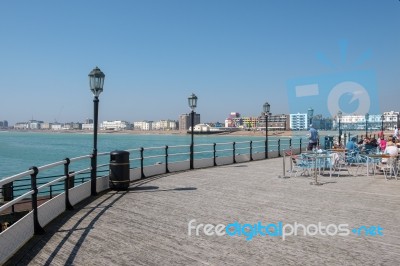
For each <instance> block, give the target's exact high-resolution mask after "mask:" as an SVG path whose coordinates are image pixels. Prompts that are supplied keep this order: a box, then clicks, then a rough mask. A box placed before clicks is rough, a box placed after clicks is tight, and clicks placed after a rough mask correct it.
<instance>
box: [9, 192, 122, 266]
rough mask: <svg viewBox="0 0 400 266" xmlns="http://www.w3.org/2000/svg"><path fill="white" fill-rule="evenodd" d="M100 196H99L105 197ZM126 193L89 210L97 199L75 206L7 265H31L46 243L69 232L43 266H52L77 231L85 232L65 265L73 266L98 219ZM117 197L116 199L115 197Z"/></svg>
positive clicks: (93, 198) (118, 193) (89, 199)
mask: <svg viewBox="0 0 400 266" xmlns="http://www.w3.org/2000/svg"><path fill="white" fill-rule="evenodd" d="M103 194H104V193H102V194H99V196H101V195H103ZM124 194H126V192H124V193H121V192H115V193H111V194H110V195H108V196H107V197H106V198H105V199H103V200H102V201H101V202H99V203H97V204H96V205H95V206H93V207H90V208H87V207H86V206H87V205H90V204H91V203H92V202H94V201H96V200H97V199H98V198H99V196H97V197H90V198H87V199H86V200H83V201H82V202H80V203H78V204H77V205H75V206H74V209H73V210H71V211H67V212H64V213H63V214H61V216H59V217H58V218H56V219H54V220H53V221H52V222H51V223H50V224H48V225H47V226H46V227H45V230H46V234H44V235H35V236H34V237H33V238H32V239H30V240H29V241H28V243H26V244H25V245H24V246H23V247H22V248H21V249H20V250H19V251H18V252H17V253H16V254H15V255H14V256H13V257H12V258H11V259H10V260H8V261H7V262H6V264H5V265H27V264H29V263H30V261H31V260H32V259H34V258H35V257H36V256H37V255H38V254H39V253H40V252H41V251H42V249H43V248H44V246H45V245H46V243H47V242H48V241H50V239H51V238H52V237H54V235H55V234H57V233H60V232H67V234H66V235H65V236H64V237H63V239H62V240H61V241H60V243H59V244H58V245H57V246H56V247H55V248H54V250H53V252H52V253H51V254H50V255H49V256H48V258H47V260H46V261H45V262H44V263H43V265H52V262H53V260H54V258H55V257H56V256H57V254H58V253H59V252H60V251H61V249H62V247H63V246H64V245H65V244H66V243H67V242H68V239H69V238H70V237H71V235H72V234H73V233H74V232H75V231H83V233H82V234H81V236H80V237H79V239H78V241H77V242H76V244H75V245H74V248H73V249H72V251H71V253H70V255H69V257H68V259H67V260H66V261H65V265H73V261H74V259H75V257H76V255H77V253H78V251H79V249H80V247H81V245H82V243H83V242H84V240H85V239H86V237H87V235H88V234H89V232H90V230H91V229H92V228H93V226H94V224H95V223H96V222H97V221H98V219H99V218H100V217H101V216H102V215H103V214H104V212H106V211H107V210H108V209H109V208H111V207H112V206H113V205H114V204H115V203H116V202H117V201H118V200H120V199H121V198H122V197H123V196H124ZM115 196H117V197H116V198H115V199H112V198H113V197H115ZM110 199H112V201H110V202H109V203H107V204H106V205H104V204H105V203H106V202H107V201H109V200H110ZM85 208H86V209H89V210H88V211H87V212H86V213H85V214H84V215H83V216H82V217H81V218H80V219H79V220H78V221H76V223H75V224H74V225H73V226H72V228H71V229H69V230H60V228H62V226H64V225H65V224H66V223H67V222H68V221H70V220H71V218H72V217H73V216H75V215H76V214H77V213H78V212H79V211H81V210H82V209H85ZM99 208H103V209H102V210H101V211H100V212H99V213H98V214H97V215H96V216H95V217H94V218H93V219H92V220H91V221H90V223H89V225H88V226H85V227H83V228H82V227H79V226H80V225H81V224H82V223H83V221H84V220H85V219H87V218H88V217H89V216H90V214H91V213H92V212H94V211H95V210H97V209H99Z"/></svg>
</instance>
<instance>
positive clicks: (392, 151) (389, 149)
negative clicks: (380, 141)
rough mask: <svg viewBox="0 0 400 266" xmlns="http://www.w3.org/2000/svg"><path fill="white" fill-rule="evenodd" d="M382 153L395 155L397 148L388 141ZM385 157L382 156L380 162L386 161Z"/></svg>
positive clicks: (397, 151) (397, 152)
mask: <svg viewBox="0 0 400 266" xmlns="http://www.w3.org/2000/svg"><path fill="white" fill-rule="evenodd" d="M383 153H384V154H389V155H390V156H397V155H398V154H399V149H398V148H397V147H396V145H394V143H393V142H391V141H389V142H388V143H387V144H386V149H385V151H384V152H383ZM387 160H388V159H387V158H382V163H387Z"/></svg>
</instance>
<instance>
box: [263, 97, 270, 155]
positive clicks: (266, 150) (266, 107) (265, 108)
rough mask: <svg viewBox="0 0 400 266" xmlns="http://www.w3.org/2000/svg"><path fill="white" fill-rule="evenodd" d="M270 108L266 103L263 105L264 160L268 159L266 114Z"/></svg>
mask: <svg viewBox="0 0 400 266" xmlns="http://www.w3.org/2000/svg"><path fill="white" fill-rule="evenodd" d="M270 108H271V106H270V105H269V103H268V102H265V103H264V104H263V111H264V116H265V159H267V158H268V114H269V110H270Z"/></svg>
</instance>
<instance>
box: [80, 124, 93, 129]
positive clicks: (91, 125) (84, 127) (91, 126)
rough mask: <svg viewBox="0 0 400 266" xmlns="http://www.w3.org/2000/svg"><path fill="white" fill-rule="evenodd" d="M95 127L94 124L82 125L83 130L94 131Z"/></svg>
mask: <svg viewBox="0 0 400 266" xmlns="http://www.w3.org/2000/svg"><path fill="white" fill-rule="evenodd" d="M93 128H94V125H93V123H91V124H82V130H93Z"/></svg>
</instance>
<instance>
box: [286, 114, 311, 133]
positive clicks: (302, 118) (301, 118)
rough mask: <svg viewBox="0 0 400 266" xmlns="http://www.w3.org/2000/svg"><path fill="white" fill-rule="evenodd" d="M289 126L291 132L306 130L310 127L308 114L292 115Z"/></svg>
mask: <svg viewBox="0 0 400 266" xmlns="http://www.w3.org/2000/svg"><path fill="white" fill-rule="evenodd" d="M289 125H290V129H291V130H306V129H307V128H308V127H309V121H308V116H307V114H301V113H297V114H290V122H289Z"/></svg>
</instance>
